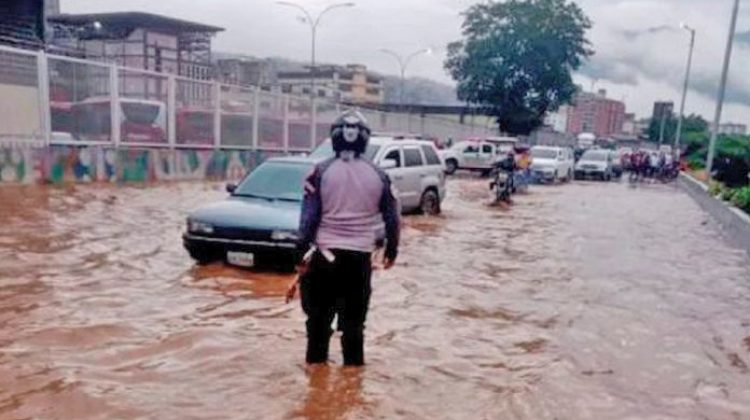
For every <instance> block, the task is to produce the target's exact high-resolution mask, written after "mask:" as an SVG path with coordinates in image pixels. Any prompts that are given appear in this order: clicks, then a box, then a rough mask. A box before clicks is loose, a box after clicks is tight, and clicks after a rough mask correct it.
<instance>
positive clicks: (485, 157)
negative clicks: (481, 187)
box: [477, 143, 497, 169]
mask: <svg viewBox="0 0 750 420" xmlns="http://www.w3.org/2000/svg"><path fill="white" fill-rule="evenodd" d="M496 158H497V147H495V145H494V144H492V143H482V144H481V145H480V149H479V165H477V166H478V167H480V168H482V169H489V168H492V165H493V164H494V163H495V159H496Z"/></svg>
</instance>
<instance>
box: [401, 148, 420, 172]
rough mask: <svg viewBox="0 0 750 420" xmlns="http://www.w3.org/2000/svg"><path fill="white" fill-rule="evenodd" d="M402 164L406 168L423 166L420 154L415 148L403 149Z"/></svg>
mask: <svg viewBox="0 0 750 420" xmlns="http://www.w3.org/2000/svg"><path fill="white" fill-rule="evenodd" d="M404 163H405V164H406V167H407V168H411V167H414V166H422V165H424V162H423V161H422V153H421V152H420V151H419V149H416V148H414V149H412V148H409V149H404Z"/></svg>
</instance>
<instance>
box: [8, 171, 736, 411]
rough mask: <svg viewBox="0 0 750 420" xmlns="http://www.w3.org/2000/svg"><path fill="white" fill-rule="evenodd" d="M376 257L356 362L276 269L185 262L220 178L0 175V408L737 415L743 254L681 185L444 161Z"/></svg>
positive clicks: (218, 189)
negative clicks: (480, 168)
mask: <svg viewBox="0 0 750 420" xmlns="http://www.w3.org/2000/svg"><path fill="white" fill-rule="evenodd" d="M449 194H450V196H449V198H448V200H447V202H446V203H445V205H444V215H443V216H441V217H439V218H424V217H409V218H407V220H406V227H405V232H404V246H403V250H402V257H401V259H400V260H399V262H398V265H397V266H396V267H395V268H394V269H393V270H391V271H388V272H378V273H377V274H376V276H375V278H374V295H373V301H372V308H371V316H370V318H369V320H368V329H367V344H366V350H367V361H368V365H367V366H366V367H365V368H364V369H351V370H348V369H342V368H341V366H340V364H341V356H340V352H339V346H338V340H335V338H334V341H333V345H332V359H333V360H332V363H331V364H330V365H329V366H328V367H323V368H320V367H319V368H314V369H309V368H306V366H305V365H304V363H303V352H304V345H305V333H304V325H303V321H304V317H303V314H302V311H301V310H300V308H299V304H298V302H295V303H294V304H290V305H285V304H284V302H283V295H284V291H285V289H286V286H287V283H288V282H289V280H290V277H289V275H283V274H272V273H257V272H251V271H243V270H239V269H235V268H231V267H227V266H224V265H223V264H216V265H210V266H205V267H198V266H195V265H194V264H193V262H192V261H191V260H190V259H189V257H188V255H187V254H186V252H184V250H183V249H182V246H181V240H180V234H181V231H182V229H183V225H184V218H185V215H186V213H187V212H188V211H190V210H191V209H194V208H196V207H198V206H200V205H202V204H204V203H206V202H210V201H214V200H220V199H222V198H223V197H224V196H225V193H223V192H222V186H221V185H218V184H214V183H194V184H193V183H180V184H168V185H164V184H161V185H151V186H148V187H132V186H125V187H123V186H75V187H39V186H35V187H2V188H0V418H2V419H27V418H28V419H32V418H33V419H112V418H146V419H199V418H200V419H227V418H243V419H244V418H253V419H287V418H309V419H337V418H348V419H360V418H382V419H393V418H408V419H436V418H440V419H497V418H503V419H535V420H536V419H639V420H641V419H703V418H708V419H748V418H750V368H749V367H748V365H749V364H750V310H749V308H750V268H749V266H750V259H748V257H747V255H746V254H745V252H744V251H742V250H737V249H733V248H731V247H730V246H728V245H726V243H725V242H724V241H723V239H722V238H721V235H720V233H719V230H718V229H717V228H716V226H715V225H714V222H713V221H711V220H710V218H709V217H708V215H707V214H705V213H704V212H702V211H701V210H700V209H699V208H698V207H697V206H696V205H695V204H694V203H693V201H691V199H690V198H689V197H688V196H686V195H685V194H683V193H681V192H680V191H679V190H677V189H675V187H673V186H662V185H658V186H655V185H654V186H648V185H645V186H640V187H638V188H630V187H628V186H627V185H625V184H610V185H605V184H599V183H576V184H571V185H563V186H553V187H537V188H533V190H532V192H531V193H530V194H529V195H526V196H521V197H518V198H517V201H516V204H515V205H514V206H513V207H512V208H510V209H500V208H491V207H489V206H487V201H488V199H489V191H488V190H487V182H486V181H483V180H476V179H457V180H453V181H451V183H450V186H449Z"/></svg>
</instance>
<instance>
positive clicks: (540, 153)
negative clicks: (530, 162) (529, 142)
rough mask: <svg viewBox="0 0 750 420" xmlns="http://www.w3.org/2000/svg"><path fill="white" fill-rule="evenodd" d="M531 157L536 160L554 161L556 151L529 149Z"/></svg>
mask: <svg viewBox="0 0 750 420" xmlns="http://www.w3.org/2000/svg"><path fill="white" fill-rule="evenodd" d="M531 157H535V158H538V159H554V158H556V157H557V150H552V149H531Z"/></svg>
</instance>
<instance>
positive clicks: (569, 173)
mask: <svg viewBox="0 0 750 420" xmlns="http://www.w3.org/2000/svg"><path fill="white" fill-rule="evenodd" d="M531 159H532V161H531V172H532V173H533V174H534V177H535V178H536V179H538V180H540V181H547V182H557V181H560V180H562V181H565V182H567V181H570V180H571V179H573V169H574V166H575V162H574V160H573V151H572V150H570V149H568V148H566V147H550V146H534V147H532V148H531Z"/></svg>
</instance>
